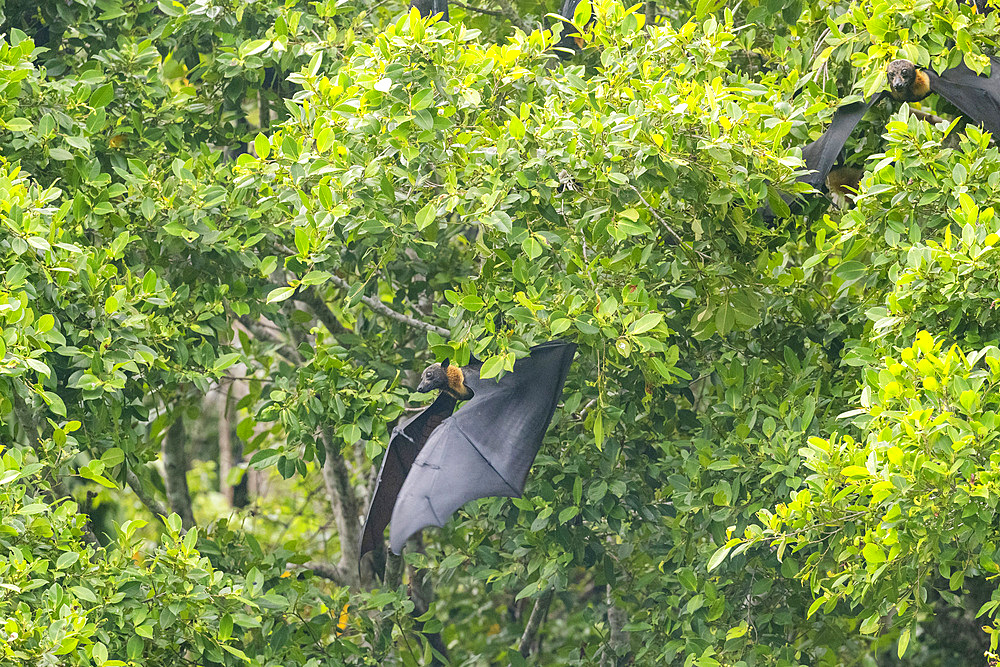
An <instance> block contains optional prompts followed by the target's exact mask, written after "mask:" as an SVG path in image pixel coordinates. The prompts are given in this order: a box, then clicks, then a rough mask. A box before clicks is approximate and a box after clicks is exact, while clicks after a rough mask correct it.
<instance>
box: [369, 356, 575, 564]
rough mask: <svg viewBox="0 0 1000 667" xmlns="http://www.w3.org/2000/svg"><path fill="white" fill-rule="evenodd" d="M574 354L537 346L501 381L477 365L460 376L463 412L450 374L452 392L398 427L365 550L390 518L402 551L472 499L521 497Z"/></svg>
mask: <svg viewBox="0 0 1000 667" xmlns="http://www.w3.org/2000/svg"><path fill="white" fill-rule="evenodd" d="M575 351H576V345H575V344H573V343H564V342H560V341H552V342H549V343H543V344H541V345H537V346H535V347H533V348H531V355H530V356H528V357H525V358H524V359H518V360H517V361H516V362H515V363H514V370H513V371H511V372H510V373H507V374H506V375H504V376H503V377H502V378H500V380H499V381H498V380H495V379H485V380H484V379H482V378H480V377H479V368H480V364H478V363H473V364H471V365H470V366H468V367H466V368H464V369H462V371H463V372H462V375H461V377H462V385H463V386H464V388H465V389H466V390H468V392H469V393H471V398H469V400H468V401H467V402H466V403H464V404H463V405H462V406H461V407H459V408H458V410H455V411H454V413H452V410H454V407H455V404H456V396H455V393H454V391H455V388H457V387H456V385H455V384H453V383H452V382H451V380H452V378H449V386H450V387H452V389H447V390H445V391H442V393H441V395H440V396H438V398H437V399H436V400H435V401H434V403H432V404H431V405H430V406H429V407H428V408H427V409H426V410H425V411H424V412H421V413H420V414H418V415H416V416H415V417H413V418H412V419H410V420H409V421H407V422H406V423H405V424H402V425H400V426H399V427H397V428H396V429H395V430H394V431H393V435H392V438H391V439H390V441H389V448H388V449H387V450H386V453H385V458H384V459H383V461H382V469H381V472H380V473H379V481H378V483H377V484H376V487H375V493H374V494H373V496H372V503H371V507H370V508H369V510H368V518H367V519H366V521H365V528H364V531H363V533H362V542H361V552H360V553H361V555H362V556H363V555H364V554H365V553H366V552H368V551H371V550H373V549H374V548H375V545H376V543H377V540H379V539H381V538H382V534H383V531H384V529H385V526H386V524H387V523H389V524H391V528H390V546H391V548H392V550H393V552H394V553H397V554H398V553H399V552H400V551H401V550H402V548H403V545H404V544H405V543H406V540H407V539H409V538H410V536H412V535H413V534H414V533H416V532H417V531H419V530H420V529H421V528H424V527H426V526H432V525H434V526H443V525H444V522H445V521H447V519H448V517H449V516H451V514H452V513H454V512H455V510H457V509H458V508H459V507H461V506H462V505H464V504H465V503H467V502H469V501H470V500H475V499H477V498H487V497H490V496H514V497H516V496H520V495H521V493H522V492H523V491H524V483H525V479H526V478H527V475H528V470H529V469H530V468H531V464H532V463H533V462H534V460H535V456H536V455H537V454H538V449H539V447H540V446H541V444H542V438H543V437H544V435H545V431H546V429H548V426H549V422H550V421H551V420H552V415H553V413H554V412H555V408H556V404H557V403H558V402H559V398H560V396H561V395H562V388H563V384H565V381H566V374H567V373H568V371H569V366H570V363H571V362H572V360H573V355H574V353H575ZM435 366H437V365H435ZM447 368H448V367H447V366H446V369H447ZM450 368H451V369H455V367H454V366H451V367H450ZM432 370H437V371H440V369H434V367H433V366H432V367H431V368H429V369H428V370H427V371H425V372H424V379H423V380H422V382H421V386H422V387H423V386H425V385H426V384H427V378H428V374H429V373H431V371H432ZM450 372H451V371H449V373H450ZM459 390H461V389H460V388H459ZM466 395H468V393H467V394H466ZM439 402H440V403H439Z"/></svg>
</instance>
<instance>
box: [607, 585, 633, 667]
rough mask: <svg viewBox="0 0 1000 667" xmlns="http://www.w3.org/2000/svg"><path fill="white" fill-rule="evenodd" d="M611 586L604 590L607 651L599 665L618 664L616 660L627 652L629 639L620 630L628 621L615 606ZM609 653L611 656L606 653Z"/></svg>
mask: <svg viewBox="0 0 1000 667" xmlns="http://www.w3.org/2000/svg"><path fill="white" fill-rule="evenodd" d="M612 590H613V589H612V588H611V584H608V586H607V588H606V591H607V593H606V595H607V598H606V599H607V603H608V630H609V637H608V646H607V648H608V649H609V651H605V652H604V655H603V656H602V659H601V664H602V665H605V664H611V665H616V664H618V663H619V660H618V658H619V657H620V656H622V655H624V654H625V653H626V652H627V651H628V643H629V637H628V633H627V632H623V631H622V628H623V627H624V626H625V622H626V621H627V620H628V617H627V616H626V614H625V612H624V611H622V610H621V609H620V608H619V607H618V606H616V605H615V599H614V595H613V594H612ZM609 652H610V653H611V656H613V657H611V656H609V655H608V653H609Z"/></svg>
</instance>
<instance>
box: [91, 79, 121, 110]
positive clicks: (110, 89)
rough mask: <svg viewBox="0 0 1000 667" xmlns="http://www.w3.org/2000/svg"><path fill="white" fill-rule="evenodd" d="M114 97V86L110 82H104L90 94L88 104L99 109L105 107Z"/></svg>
mask: <svg viewBox="0 0 1000 667" xmlns="http://www.w3.org/2000/svg"><path fill="white" fill-rule="evenodd" d="M114 98H115V88H114V86H113V85H112V84H110V83H106V84H104V85H103V86H101V87H99V88H96V89H94V92H93V93H91V95H90V106H92V107H94V108H95V109H100V108H101V107H106V106H108V104H109V103H110V102H111V100H113V99H114Z"/></svg>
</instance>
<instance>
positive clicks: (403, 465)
mask: <svg viewBox="0 0 1000 667" xmlns="http://www.w3.org/2000/svg"><path fill="white" fill-rule="evenodd" d="M454 410H455V398H454V397H453V396H451V394H448V393H447V392H441V394H440V395H439V396H438V397H437V399H435V400H434V402H433V403H431V404H430V405H428V406H427V407H426V408H425V409H424V410H423V412H421V413H419V414H417V415H415V416H413V417H411V418H410V419H408V420H406V421H405V422H403V423H401V424H399V425H398V426H396V428H394V429H393V430H392V437H391V438H389V446H388V447H387V448H386V450H385V454H384V455H383V456H382V467H381V468H380V469H379V471H378V480H377V481H376V482H375V491H374V493H372V502H371V505H369V507H368V516H367V517H366V518H365V527H364V529H363V530H362V532H361V549H360V551H359V553H358V559H359V560H360V559H361V557H362V556H364V555H365V554H366V553H368V552H369V551H374V549H375V545H376V544H377V543H378V542H379V541H380V540H382V539H383V534H384V532H385V527H386V526H387V525H389V517H391V516H392V508H393V506H394V505H395V504H396V497H397V496H398V495H399V490H400V489H401V488H402V487H403V480H405V479H406V475H407V474H408V473H409V472H410V467H411V466H412V465H413V460H414V459H415V458H417V454H419V453H420V450H421V449H422V448H423V446H424V443H426V442H427V438H428V437H430V435H431V433H433V431H434V429H436V428H437V427H438V426H440V425H441V423H442V422H443V421H444V420H445V419H446V418H448V417H449V416H451V413H452V412H454Z"/></svg>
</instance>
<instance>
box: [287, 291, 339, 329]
mask: <svg viewBox="0 0 1000 667" xmlns="http://www.w3.org/2000/svg"><path fill="white" fill-rule="evenodd" d="M297 297H298V298H299V299H302V301H303V302H304V303H305V304H306V305H307V306H309V307H310V308H312V311H313V313H314V314H315V315H316V317H317V318H318V319H319V321H320V322H322V323H323V326H325V327H326V328H327V330H328V331H329V332H330V333H332V334H335V335H336V334H345V333H351V330H350V329H348V328H347V327H345V326H344V325H343V324H342V323H341V321H340V320H338V319H337V316H336V315H334V314H333V311H332V310H330V306H328V305H327V304H326V301H324V300H323V298H322V297H321V296H320V295H319V292H317V291H316V288H315V287H313V288H310V289H307V290H301V291H300V292H299V293H298V295H297Z"/></svg>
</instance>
